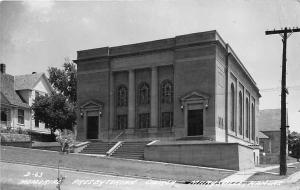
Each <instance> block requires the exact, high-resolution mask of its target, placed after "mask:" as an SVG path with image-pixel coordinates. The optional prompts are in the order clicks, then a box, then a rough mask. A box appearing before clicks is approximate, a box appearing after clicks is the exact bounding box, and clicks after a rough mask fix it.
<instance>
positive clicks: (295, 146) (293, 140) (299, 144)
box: [288, 131, 300, 162]
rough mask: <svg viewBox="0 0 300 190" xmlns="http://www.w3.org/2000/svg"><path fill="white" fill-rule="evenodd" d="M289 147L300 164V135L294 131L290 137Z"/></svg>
mask: <svg viewBox="0 0 300 190" xmlns="http://www.w3.org/2000/svg"><path fill="white" fill-rule="evenodd" d="M288 146H289V150H290V151H291V156H292V157H295V158H297V161H298V162H299V159H300V134H299V133H297V132H295V131H293V132H292V133H291V134H289V136H288Z"/></svg>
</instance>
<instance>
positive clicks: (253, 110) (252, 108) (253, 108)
mask: <svg viewBox="0 0 300 190" xmlns="http://www.w3.org/2000/svg"><path fill="white" fill-rule="evenodd" d="M251 110H252V114H251V116H252V118H251V119H252V136H251V137H252V140H255V107H254V104H253V103H252V105H251Z"/></svg>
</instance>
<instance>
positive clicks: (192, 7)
mask: <svg viewBox="0 0 300 190" xmlns="http://www.w3.org/2000/svg"><path fill="white" fill-rule="evenodd" d="M0 23H1V26H0V62H3V63H5V64H6V71H7V73H9V74H12V75H20V74H28V73H32V72H33V71H35V72H47V68H48V67H61V66H62V64H63V62H64V59H65V58H66V57H68V58H69V59H71V60H75V59H76V56H77V55H76V52H77V51H78V50H83V49H92V48H99V47H105V46H111V47H112V46H117V45H125V44H131V43H138V42H144V41H151V40H157V39H163V38H171V37H175V36H177V35H183V34H188V33H194V32H202V31H208V30H217V31H218V33H219V34H220V35H221V36H222V38H223V39H224V40H225V41H226V42H227V43H229V44H230V46H231V47H232V48H233V49H234V51H235V52H236V54H237V55H238V57H239V58H240V60H241V61H242V63H243V64H244V66H245V67H246V68H247V70H248V71H249V73H250V74H251V75H252V77H253V78H254V80H255V81H256V83H257V86H258V87H259V89H260V92H261V95H262V98H260V105H259V107H260V109H276V108H280V85H281V63H282V42H281V37H280V36H279V35H268V36H266V35H265V31H266V30H273V29H280V28H283V27H300V0H222V1H221V0H209V1H208V0H130V1H126V0H118V1H113V0H103V1H72V2H71V1H51V0H50V1H10V2H7V1H2V0H0ZM287 86H288V89H289V95H288V96H287V108H288V114H289V115H288V120H289V125H290V130H291V131H298V132H300V33H293V34H292V35H291V36H290V37H289V39H288V42H287Z"/></svg>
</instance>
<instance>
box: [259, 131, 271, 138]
mask: <svg viewBox="0 0 300 190" xmlns="http://www.w3.org/2000/svg"><path fill="white" fill-rule="evenodd" d="M257 136H258V138H260V139H268V138H269V137H268V136H267V135H265V134H264V133H263V132H260V131H259V132H258V134H257Z"/></svg>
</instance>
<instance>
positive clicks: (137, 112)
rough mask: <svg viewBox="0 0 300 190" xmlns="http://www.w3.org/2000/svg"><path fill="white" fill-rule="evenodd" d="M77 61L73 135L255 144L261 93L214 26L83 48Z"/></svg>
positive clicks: (121, 138)
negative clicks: (76, 121) (76, 96)
mask: <svg viewBox="0 0 300 190" xmlns="http://www.w3.org/2000/svg"><path fill="white" fill-rule="evenodd" d="M75 63H76V64H77V67H78V106H79V108H80V111H79V113H78V129H77V136H78V139H83V140H85V139H100V140H103V141H111V140H131V141H134V140H162V141H172V140H178V139H195V137H198V139H205V140H211V141H215V142H238V143H240V144H244V145H249V144H257V143H258V138H257V133H258V131H257V128H256V122H257V121H256V116H257V113H258V110H259V109H258V105H259V98H260V93H259V90H258V88H257V86H256V83H255V81H254V80H253V78H252V77H251V75H250V74H249V72H248V71H247V70H246V68H245V67H244V65H243V64H242V62H241V61H240V60H239V58H238V57H237V55H236V54H235V53H234V51H233V50H232V48H231V47H230V46H229V45H228V44H227V43H225V42H224V40H223V39H222V38H221V36H220V35H219V34H218V33H217V32H216V31H208V32H200V33H193V34H187V35H181V36H176V37H175V38H168V39H162V40H156V41H150V42H143V43H137V44H130V45H123V46H117V47H103V48H96V49H89V50H82V51H78V54H77V60H75ZM196 139H197V138H196Z"/></svg>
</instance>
